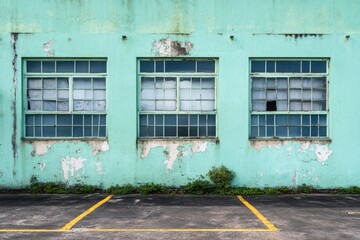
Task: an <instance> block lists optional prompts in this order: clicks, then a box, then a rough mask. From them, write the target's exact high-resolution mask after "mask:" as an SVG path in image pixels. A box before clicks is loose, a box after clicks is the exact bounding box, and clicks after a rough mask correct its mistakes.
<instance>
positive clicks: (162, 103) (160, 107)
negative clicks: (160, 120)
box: [155, 101, 165, 111]
mask: <svg viewBox="0 0 360 240" xmlns="http://www.w3.org/2000/svg"><path fill="white" fill-rule="evenodd" d="M155 110H156V111H164V110H165V101H156V102H155Z"/></svg>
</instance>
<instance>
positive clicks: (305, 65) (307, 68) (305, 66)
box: [302, 61, 310, 73]
mask: <svg viewBox="0 0 360 240" xmlns="http://www.w3.org/2000/svg"><path fill="white" fill-rule="evenodd" d="M302 72H303V73H308V72H310V61H302Z"/></svg>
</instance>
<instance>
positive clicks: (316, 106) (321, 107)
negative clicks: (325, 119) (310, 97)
mask: <svg viewBox="0 0 360 240" xmlns="http://www.w3.org/2000/svg"><path fill="white" fill-rule="evenodd" d="M312 110H313V111H325V110H326V102H325V101H316V102H313V105H312Z"/></svg>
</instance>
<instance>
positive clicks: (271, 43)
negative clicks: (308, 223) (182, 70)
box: [0, 0, 360, 188]
mask: <svg viewBox="0 0 360 240" xmlns="http://www.w3.org/2000/svg"><path fill="white" fill-rule="evenodd" d="M359 11H360V1H357V0H347V1H343V0H316V1H314V0H292V1H287V0H273V1H269V0H253V1H245V0H223V1H218V0H192V1H191V0H187V1H185V0H171V1H165V0H127V1H125V0H122V1H121V0H112V1H111V0H104V1H96V0H86V1H85V0H32V1H26V0H0V83H1V84H0V186H1V187H10V188H16V187H22V186H25V185H27V184H29V182H30V179H31V177H32V176H36V177H37V179H38V180H40V181H63V182H67V183H69V184H75V183H85V184H101V185H102V186H103V187H108V186H111V185H115V184H120V185H121V184H126V183H132V184H136V183H148V182H154V183H163V184H167V185H182V184H185V183H187V182H188V181H190V180H193V179H197V178H199V177H200V175H205V174H206V173H207V172H208V170H209V169H210V168H211V167H212V166H219V165H221V164H223V165H225V166H227V167H229V168H231V169H232V170H233V171H235V172H236V179H235V181H234V184H236V185H241V186H250V187H265V186H296V185H301V184H303V183H305V184H308V185H313V186H316V187H320V188H332V187H346V186H351V185H357V186H360V151H359V146H360V125H359V124H358V123H359V119H360V111H357V107H358V105H359V99H358V98H357V97H358V95H357V94H358V93H359V89H360V79H359V76H360V67H359V66H357V65H358V62H359V60H358V57H359V56H360V35H359V33H360V18H359V16H358V13H359ZM122 36H127V39H126V40H123V39H122ZM230 36H234V39H233V40H231V39H230ZM161 39H171V41H180V42H190V43H191V44H193V48H192V49H191V51H190V52H189V55H188V56H186V57H191V58H202V57H214V58H218V69H219V74H218V81H217V118H218V122H217V132H218V141H214V140H206V139H197V140H196V139H193V140H176V139H172V140H146V141H145V140H144V141H138V140H137V87H138V86H137V58H139V57H156V56H157V52H156V50H157V49H156V48H155V47H154V43H157V42H158V41H160V40H161ZM169 41H170V40H169ZM47 43H48V44H47ZM44 44H47V45H46V46H48V47H46V46H44ZM162 54H163V56H165V57H172V56H171V54H170V53H169V52H166V51H165V52H164V53H162ZM47 57H55V58H95V57H100V58H107V64H108V65H107V67H108V77H107V108H108V109H107V113H108V115H107V116H108V118H107V120H108V121H107V127H108V138H107V140H106V141H95V140H94V141H86V140H83V141H79V140H74V141H69V140H32V141H30V140H24V139H22V136H23V134H22V131H23V127H22V124H23V121H24V120H23V118H24V117H23V108H24V106H23V104H22V98H23V96H22V91H23V89H22V86H23V85H22V82H23V79H22V74H23V72H22V65H23V59H24V58H47ZM179 57H181V56H179ZM255 57H264V58H329V59H330V68H329V81H330V84H329V109H330V110H329V114H328V117H329V133H330V134H329V136H330V139H331V140H321V141H320V140H319V141H316V140H297V141H291V140H267V141H249V115H250V114H249V105H250V95H249V94H250V90H249V89H250V85H249V83H250V80H249V58H255Z"/></svg>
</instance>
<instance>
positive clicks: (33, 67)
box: [26, 61, 41, 73]
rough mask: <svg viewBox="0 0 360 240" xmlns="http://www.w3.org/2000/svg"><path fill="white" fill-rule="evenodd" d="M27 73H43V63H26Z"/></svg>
mask: <svg viewBox="0 0 360 240" xmlns="http://www.w3.org/2000/svg"><path fill="white" fill-rule="evenodd" d="M26 70H27V72H29V73H30V72H37V73H40V72H41V62H40V61H27V62H26Z"/></svg>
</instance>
